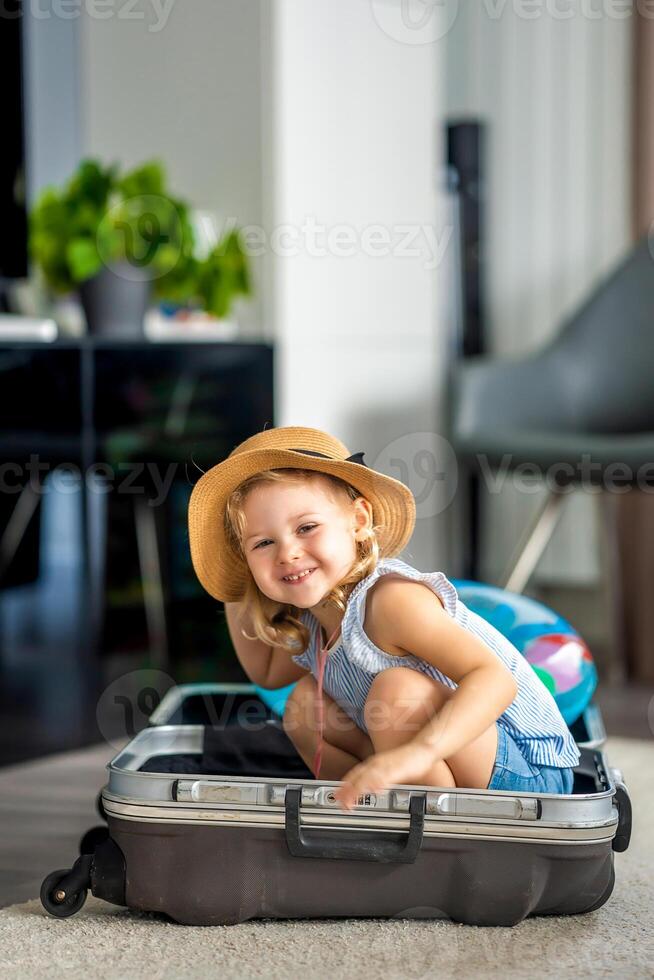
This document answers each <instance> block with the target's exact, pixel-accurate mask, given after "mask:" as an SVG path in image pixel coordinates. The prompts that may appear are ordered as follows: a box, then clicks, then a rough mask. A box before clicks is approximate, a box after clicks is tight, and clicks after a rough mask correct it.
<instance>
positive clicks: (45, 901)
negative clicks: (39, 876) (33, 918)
mask: <svg viewBox="0 0 654 980" xmlns="http://www.w3.org/2000/svg"><path fill="white" fill-rule="evenodd" d="M69 874H70V868H64V869H63V870H62V871H53V872H52V873H51V874H49V875H48V876H47V878H44V879H43V884H42V885H41V905H42V906H43V908H44V909H45V910H46V912H49V913H50V915H54V916H55V918H57V919H66V918H68V916H69V915H75V913H76V912H79V910H80V909H81V907H82V906H83V905H84V902H85V901H86V896H87V890H86V888H82V889H80V890H79V891H70V892H69V891H67V890H62V889H61V887H60V885H61V882H62V881H63V880H64V878H66V877H67V876H68V875H69Z"/></svg>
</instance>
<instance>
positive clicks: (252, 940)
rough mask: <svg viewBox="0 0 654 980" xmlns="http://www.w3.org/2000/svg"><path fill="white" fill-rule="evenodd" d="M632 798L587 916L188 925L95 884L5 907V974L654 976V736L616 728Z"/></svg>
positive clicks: (617, 761)
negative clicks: (63, 910)
mask: <svg viewBox="0 0 654 980" xmlns="http://www.w3.org/2000/svg"><path fill="white" fill-rule="evenodd" d="M607 755H608V758H609V762H610V763H611V765H614V766H617V767H619V768H621V769H622V770H623V772H624V775H625V779H626V781H627V784H628V786H629V791H630V795H631V798H632V802H633V805H634V816H635V821H634V833H633V837H632V841H631V846H630V848H629V850H628V851H627V852H626V853H624V854H617V855H616V856H615V857H616V878H617V880H616V887H615V890H614V892H613V895H612V897H611V898H610V899H609V902H608V903H607V904H606V905H605V906H604V907H603V908H601V909H599V910H598V911H597V912H591V913H590V914H588V915H582V916H562V917H560V918H550V917H545V918H541V919H538V918H534V919H527V920H526V921H525V922H523V923H521V924H520V925H519V926H515V927H514V928H512V929H506V928H495V929H491V928H485V929H484V928H477V927H472V926H462V925H456V924H454V923H449V922H444V921H436V922H426V921H421V922H416V921H408V920H391V921H383V920H379V919H374V920H344V921H333V920H332V921H299V922H296V921H284V922H275V921H263V922H251V923H245V924H244V925H241V926H233V927H227V928H224V927H212V928H200V927H190V926H180V925H177V924H175V923H173V922H170V921H167V920H165V919H164V918H163V917H161V916H158V915H156V914H150V913H147V914H146V913H138V912H131V911H129V910H127V909H120V908H117V907H115V906H110V905H107V904H106V903H104V902H102V901H100V900H99V899H95V898H93V897H92V896H89V898H88V899H87V902H86V905H85V906H84V908H83V909H82V911H81V912H80V913H79V914H78V915H77V916H75V917H73V918H70V919H61V920H57V919H53V918H51V917H50V916H48V915H46V913H45V912H44V911H43V909H42V907H41V904H40V902H39V900H38V899H35V900H33V901H29V902H25V903H24V904H22V905H14V906H11V907H9V908H6V909H3V910H2V911H0V971H1V975H2V977H3V980H18V978H20V980H33V978H34V980H42V978H48V977H57V978H59V977H64V976H65V977H66V980H81V978H87V977H89V976H92V977H94V978H98V980H103V978H111V980H113V978H116V980H117V978H121V980H122V978H130V980H140V978H143V980H146V978H147V980H164V978H165V980H177V978H186V977H193V978H202V980H205V978H209V977H220V978H221V980H231V978H234V980H236V978H238V980H241V978H250V977H266V978H277V977H279V978H284V980H287V978H289V977H290V978H295V977H302V978H305V980H309V978H325V980H327V978H329V980H334V978H337V980H341V978H343V980H348V978H364V977H365V978H366V980H377V978H380V980H381V978H384V980H389V978H407V980H408V978H411V980H422V978H427V977H432V976H437V977H439V978H449V977H456V978H457V980H467V978H469V977H476V978H479V977H502V978H505V977H506V978H516V980H517V978H520V980H522V978H526V977H528V978H533V980H540V978H550V977H551V978H555V977H556V978H560V977H591V976H592V977H621V978H632V977H633V978H635V977H654V938H653V937H654V833H653V826H654V822H653V816H654V740H652V741H636V740H630V739H618V738H615V739H610V740H609V742H608V745H607Z"/></svg>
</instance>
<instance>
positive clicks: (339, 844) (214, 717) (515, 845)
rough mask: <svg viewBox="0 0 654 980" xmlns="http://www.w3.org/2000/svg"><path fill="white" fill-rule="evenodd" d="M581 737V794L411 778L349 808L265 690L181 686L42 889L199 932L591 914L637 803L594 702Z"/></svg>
mask: <svg viewBox="0 0 654 980" xmlns="http://www.w3.org/2000/svg"><path fill="white" fill-rule="evenodd" d="M190 720H193V721H195V722H200V723H195V724H189V723H188V722H189V721H190ZM169 721H172V722H174V723H172V724H162V722H169ZM180 721H181V723H179V722H180ZM577 732H578V735H576V737H577V739H578V744H579V745H580V750H581V761H580V765H579V766H578V767H577V768H576V770H575V785H574V789H573V793H572V794H571V795H570V796H558V795H551V794H536V793H513V792H500V791H489V790H470V789H458V788H457V789H454V790H453V789H438V788H429V787H420V786H415V787H412V786H398V787H393V788H392V789H390V790H388V791H385V792H382V793H377V794H370V795H369V796H367V797H365V798H362V799H361V800H360V804H359V806H357V807H356V808H355V810H354V811H351V812H349V813H344V812H343V811H341V809H340V808H339V806H338V805H337V804H336V803H335V801H334V798H333V790H334V787H335V786H336V785H338V784H337V783H334V782H330V781H329V780H318V781H316V780H315V779H313V778H312V776H311V773H310V772H309V771H308V770H307V769H306V767H305V765H304V763H303V762H302V760H301V759H300V758H299V757H298V756H297V755H296V753H295V752H294V750H293V747H292V745H291V743H290V742H289V741H288V739H287V737H286V735H285V734H284V732H283V729H282V726H281V723H280V721H279V719H278V718H277V717H276V716H274V715H272V713H271V712H270V711H269V710H268V709H267V708H266V707H265V706H264V705H263V704H262V702H260V701H258V699H256V696H255V694H254V689H253V688H252V687H251V686H250V685H237V686H231V687H230V686H220V685H185V686H182V687H181V688H174V689H172V690H171V691H170V692H169V693H168V695H166V698H164V700H163V701H162V703H161V705H160V706H159V708H158V709H157V711H156V712H155V713H154V715H153V716H152V718H151V719H150V727H148V728H146V729H145V730H143V731H141V732H139V734H138V735H136V736H135V737H134V738H133V739H132V740H131V741H130V742H129V744H128V745H127V746H126V748H125V749H123V751H121V752H119V753H118V755H117V756H116V757H115V758H114V759H113V760H112V761H111V762H110V763H109V765H108V769H109V782H108V784H107V786H106V787H105V789H104V790H103V792H102V808H103V812H104V814H105V815H106V819H107V827H105V828H94V829H93V830H92V831H90V832H89V834H87V835H86V836H85V838H84V839H83V841H82V845H81V850H82V852H83V853H82V854H81V856H80V857H79V858H78V860H77V861H76V863H75V865H74V867H73V868H72V869H71V870H62V871H56V872H52V874H50V875H48V877H47V878H46V879H45V880H44V882H43V886H42V890H41V899H42V902H43V905H44V907H45V908H46V909H47V910H48V911H49V912H50V913H51V914H53V915H57V916H67V915H72V914H74V913H75V912H77V911H78V910H79V909H80V908H81V906H82V905H83V903H84V900H85V898H86V893H87V889H89V888H90V889H91V891H92V893H93V894H94V895H96V896H98V897H100V898H103V899H106V900H107V901H109V902H113V903H115V904H118V905H126V906H128V907H129V908H132V909H140V910H147V911H159V912H163V913H165V914H166V915H168V916H169V917H171V918H172V919H174V920H176V921H177V922H180V923H188V924H192V925H224V924H233V923H238V922H243V921H245V920H248V919H252V918H262V917H266V918H267V917H272V918H323V917H353V916H366V917H390V916H393V917H412V918H413V917H420V918H450V919H453V920H455V921H458V922H464V923H470V924H474V925H513V924H515V923H517V922H520V921H521V920H522V919H524V918H525V917H526V916H529V915H555V914H556V915H562V914H573V913H581V912H590V911H592V910H593V909H596V908H599V907H600V906H601V905H603V904H604V903H605V902H606V901H607V899H608V898H609V896H610V894H611V891H612V889H613V884H614V852H616V851H624V850H626V848H627V846H628V844H629V837H630V833H631V805H630V801H629V795H628V793H627V789H626V787H625V785H624V781H623V779H622V776H621V774H620V772H619V771H618V770H617V769H612V768H610V767H609V765H608V762H607V759H606V756H605V753H604V750H603V747H602V746H603V741H604V731H603V725H602V723H601V715H600V714H599V711H598V710H597V708H595V707H594V706H592V707H591V710H590V711H589V712H587V718H585V719H580V723H579V724H578V726H577Z"/></svg>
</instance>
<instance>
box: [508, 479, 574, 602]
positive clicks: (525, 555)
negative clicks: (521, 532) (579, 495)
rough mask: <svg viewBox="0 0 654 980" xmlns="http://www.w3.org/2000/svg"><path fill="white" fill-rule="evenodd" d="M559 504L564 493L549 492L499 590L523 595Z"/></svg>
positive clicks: (549, 536)
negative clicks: (502, 589)
mask: <svg viewBox="0 0 654 980" xmlns="http://www.w3.org/2000/svg"><path fill="white" fill-rule="evenodd" d="M563 503H564V494H563V493H561V492H560V491H558V490H550V492H549V493H548V495H547V497H546V498H545V500H544V502H543V504H542V506H541V507H540V509H539V510H538V512H537V514H536V516H535V517H534V519H533V521H532V522H531V524H530V525H529V527H528V529H527V533H526V535H525V537H524V538H523V540H522V541H521V542H520V545H519V546H518V550H517V552H516V555H515V557H514V558H513V559H512V561H511V565H510V566H509V570H508V572H507V573H506V575H505V576H504V578H503V580H502V583H501V584H502V588H504V589H507V590H508V591H509V592H524V590H525V588H526V587H527V583H528V582H529V579H530V578H531V576H532V575H533V572H534V569H535V568H536V566H537V565H538V562H539V561H540V559H541V556H542V554H543V552H544V551H545V548H546V547H547V544H548V543H549V540H550V538H551V537H552V534H553V533H554V529H555V527H556V525H557V523H558V520H559V517H560V516H561V510H562V508H563Z"/></svg>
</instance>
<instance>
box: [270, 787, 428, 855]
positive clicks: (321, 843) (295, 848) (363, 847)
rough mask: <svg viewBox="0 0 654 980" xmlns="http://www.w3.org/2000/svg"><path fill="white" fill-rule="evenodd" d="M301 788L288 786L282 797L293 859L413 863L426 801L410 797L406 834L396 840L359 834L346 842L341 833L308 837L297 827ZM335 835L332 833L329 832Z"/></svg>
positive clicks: (419, 839) (422, 823)
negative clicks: (407, 830)
mask: <svg viewBox="0 0 654 980" xmlns="http://www.w3.org/2000/svg"><path fill="white" fill-rule="evenodd" d="M301 800H302V788H301V787H300V786H289V787H288V788H287V790H286V794H285V797H284V808H285V811H286V823H285V830H286V843H287V844H288V849H289V851H290V852H291V854H292V855H293V856H294V857H313V858H329V859H332V858H336V859H341V860H344V861H377V862H379V863H381V864H391V863H397V864H413V862H414V861H415V859H416V857H417V856H418V851H419V850H420V847H421V845H422V838H423V833H424V829H425V810H426V806H427V798H426V797H425V796H424V795H422V796H414V795H412V796H411V799H410V801H409V813H410V814H411V820H410V822H409V833H408V835H407V836H404V835H402V837H401V838H400V839H399V840H398V839H396V837H395V835H392V838H393V839H390V840H389V839H388V836H387V835H386V834H383V835H379V836H377V837H375V836H373V835H372V834H370V833H366V834H365V835H364V834H360V832H359V831H356V839H353V838H352V837H350V838H349V839H346V838H345V836H344V834H343V832H342V831H338V832H337V835H338V836H332V837H325V836H324V833H323V835H322V836H319V835H318V834H317V833H313V832H312V835H311V837H310V838H307V837H305V836H304V835H303V833H302V827H301V824H300V802H301ZM331 834H332V835H333V834H334V831H331Z"/></svg>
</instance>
